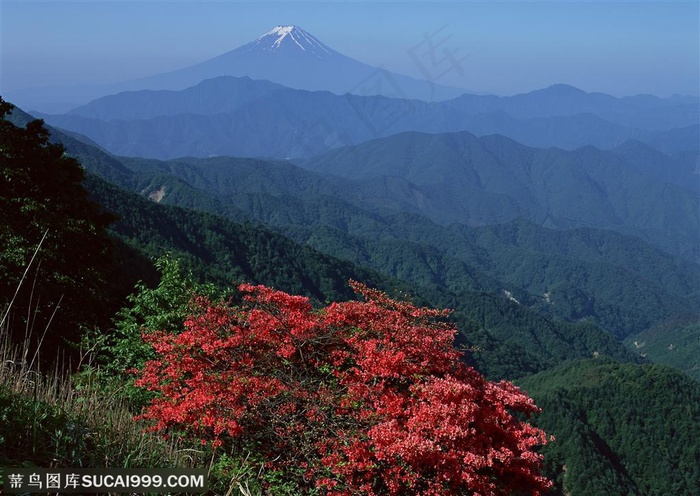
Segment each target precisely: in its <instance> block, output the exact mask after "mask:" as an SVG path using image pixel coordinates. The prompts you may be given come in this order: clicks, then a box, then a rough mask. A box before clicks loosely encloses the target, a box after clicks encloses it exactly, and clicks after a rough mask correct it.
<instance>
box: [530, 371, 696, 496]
mask: <svg viewBox="0 0 700 496" xmlns="http://www.w3.org/2000/svg"><path fill="white" fill-rule="evenodd" d="M520 385H521V387H523V389H525V390H526V391H527V392H528V394H529V395H531V396H532V397H533V398H534V399H535V402H536V403H537V405H538V406H539V407H540V408H542V410H543V411H542V413H541V414H540V415H538V416H536V417H535V418H534V422H535V423H536V425H538V426H539V427H541V428H543V429H544V430H545V431H546V432H547V433H550V434H553V435H554V436H555V441H554V442H552V443H550V444H548V445H547V446H546V447H545V448H544V450H543V452H544V455H545V472H546V473H547V474H548V475H549V476H550V477H552V478H553V479H554V481H555V488H556V491H555V494H628V495H650V494H677V495H687V496H692V495H694V494H697V488H698V487H700V465H698V463H697V462H698V459H699V458H700V444H699V443H698V438H697V436H696V435H695V433H696V432H698V430H700V384H698V383H697V382H696V381H694V380H692V379H690V378H689V377H686V376H685V375H683V374H681V373H679V372H677V371H674V370H673V369H670V368H667V367H663V366H659V365H654V366H629V365H620V364H615V363H611V362H609V361H606V360H592V361H584V362H573V363H570V364H566V365H562V366H559V367H557V368H554V369H552V370H548V371H546V372H543V373H540V374H537V375H534V376H532V377H529V378H527V379H524V380H522V381H520Z"/></svg>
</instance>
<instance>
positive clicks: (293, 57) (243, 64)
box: [5, 26, 464, 112]
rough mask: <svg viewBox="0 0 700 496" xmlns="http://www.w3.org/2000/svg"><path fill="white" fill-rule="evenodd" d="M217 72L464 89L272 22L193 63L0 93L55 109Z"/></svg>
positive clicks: (351, 89) (371, 88) (395, 87)
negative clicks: (361, 57) (131, 76)
mask: <svg viewBox="0 0 700 496" xmlns="http://www.w3.org/2000/svg"><path fill="white" fill-rule="evenodd" d="M218 76H249V77H251V78H254V79H267V80H270V81H274V82H276V83H280V84H283V85H285V86H289V87H291V88H295V89H305V90H327V91H331V92H333V93H336V94H338V95H343V94H345V93H352V94H359V95H385V96H393V97H398V98H411V99H413V98H419V99H423V100H431V101H432V100H434V101H438V100H444V99H448V98H454V97H456V96H458V95H460V94H462V93H464V90H462V89H459V88H451V87H447V86H443V85H440V84H437V83H436V82H435V81H426V80H419V79H415V78H412V77H408V76H404V75H401V74H396V73H393V72H391V71H388V70H387V69H385V68H383V67H373V66H370V65H368V64H365V63H362V62H359V61H357V60H355V59H352V58H350V57H348V56H346V55H343V54H341V53H339V52H337V51H335V50H333V49H332V48H330V47H329V46H327V45H325V44H324V43H322V42H321V41H320V40H318V39H317V38H316V37H314V36H313V35H312V34H310V33H308V32H306V31H304V30H303V29H301V28H300V27H298V26H276V27H274V28H273V29H271V30H270V31H268V32H266V33H264V34H263V35H261V36H259V37H258V38H256V39H255V40H252V41H251V42H249V43H246V44H245V45H243V46H240V47H238V48H236V49H234V50H231V51H229V52H226V53H223V54H221V55H218V56H216V57H213V58H211V59H208V60H205V61H203V62H200V63H198V64H194V65H191V66H188V67H184V68H180V69H176V70H173V71H170V72H166V73H162V74H155V75H152V76H148V77H144V78H139V79H135V80H130V81H124V82H119V83H115V84H105V85H82V86H71V87H51V88H47V87H37V88H27V89H24V90H19V91H14V92H10V93H9V94H7V95H5V97H6V98H8V99H11V100H12V101H14V102H16V103H17V104H19V105H21V106H23V107H24V108H26V109H33V110H46V111H50V112H51V111H56V110H58V109H61V111H62V110H68V109H70V108H72V107H75V106H76V105H79V104H83V103H87V102H88V101H90V100H92V99H95V98H99V97H101V96H105V95H111V94H114V93H119V92H123V91H137V90H144V89H150V90H165V89H167V90H181V89H184V88H188V87H190V86H193V85H195V84H197V83H199V82H201V81H203V80H205V79H210V78H214V77H218Z"/></svg>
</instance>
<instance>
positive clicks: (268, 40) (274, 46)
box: [248, 26, 333, 58]
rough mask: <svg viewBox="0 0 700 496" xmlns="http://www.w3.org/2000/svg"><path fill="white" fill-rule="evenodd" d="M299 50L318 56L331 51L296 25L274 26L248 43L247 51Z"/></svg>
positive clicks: (328, 53) (320, 56)
mask: <svg viewBox="0 0 700 496" xmlns="http://www.w3.org/2000/svg"><path fill="white" fill-rule="evenodd" d="M287 47H289V49H293V50H301V51H303V52H307V53H309V54H312V55H314V56H316V57H318V58H322V57H323V56H324V55H330V54H331V53H332V52H333V51H332V50H331V49H330V48H328V47H327V46H326V45H324V44H323V43H321V42H320V41H319V40H318V39H317V38H315V37H314V36H312V35H310V34H309V33H307V32H306V31H304V30H303V29H301V28H299V27H297V26H275V27H274V28H273V29H271V30H270V31H268V32H267V33H265V34H263V35H262V36H260V37H259V38H257V39H256V40H255V41H253V42H252V43H249V44H248V51H253V50H264V51H266V52H277V51H279V50H286V49H287Z"/></svg>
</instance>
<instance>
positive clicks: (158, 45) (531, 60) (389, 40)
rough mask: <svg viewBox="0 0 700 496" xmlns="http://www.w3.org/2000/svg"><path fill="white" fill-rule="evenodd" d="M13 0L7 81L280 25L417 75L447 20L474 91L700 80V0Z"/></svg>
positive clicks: (44, 80) (667, 89) (154, 63)
mask: <svg viewBox="0 0 700 496" xmlns="http://www.w3.org/2000/svg"><path fill="white" fill-rule="evenodd" d="M0 1H1V3H0V6H1V9H2V11H1V15H2V45H1V47H0V56H1V59H2V60H1V67H2V73H1V74H0V81H1V83H0V84H1V86H0V91H2V90H14V89H18V88H22V87H31V86H46V85H55V84H77V83H85V82H89V83H93V82H104V83H108V82H117V81H122V80H128V79H133V78H137V77H143V76H148V75H151V74H155V73H159V72H165V71H168V70H173V69H178V68H181V67H185V66H187V65H190V64H193V63H196V62H200V61H202V60H205V59H207V58H211V57H213V56H216V55H219V54H221V53H224V52H227V51H229V50H232V49H234V48H237V47H238V46H240V45H242V44H245V43H247V42H248V41H251V40H252V39H254V38H256V37H257V36H260V35H261V34H263V33H264V32H266V31H268V30H269V29H271V28H272V27H274V26H275V25H277V24H296V25H298V26H300V27H302V28H303V29H305V30H306V31H308V32H310V33H311V34H313V35H315V36H316V37H317V38H319V39H320V40H321V41H323V42H324V43H326V44H327V45H329V46H330V47H331V48H334V49H335V50H337V51H339V52H341V53H344V54H345V55H348V56H350V57H353V58H356V59H358V60H361V61H363V62H366V63H369V64H372V65H383V66H385V67H387V68H389V69H391V70H394V71H396V72H400V73H403V74H408V75H412V76H415V77H421V67H420V65H421V64H420V62H419V63H417V62H416V57H415V55H416V53H417V52H416V51H415V48H416V47H417V46H418V45H420V44H421V42H424V41H425V40H426V38H425V36H426V35H428V36H430V35H431V34H432V33H435V32H436V31H439V32H438V33H437V34H435V35H433V36H432V38H431V39H432V40H433V41H434V43H437V42H438V41H440V40H444V42H443V44H442V45H441V46H440V50H441V49H448V50H449V51H450V52H451V53H454V54H455V55H456V56H458V57H459V58H460V59H463V61H462V62H461V63H460V67H461V69H462V70H463V73H462V74H459V73H458V71H456V70H453V71H451V72H448V73H446V74H445V75H444V76H443V77H442V78H441V79H440V80H439V81H438V82H440V83H441V84H447V85H452V86H458V87H461V88H465V89H467V90H471V91H475V92H487V93H495V94H503V95H507V94H514V93H519V92H525V91H530V90H533V89H538V88H542V87H546V86H549V85H551V84H554V83H568V84H572V85H574V86H577V87H579V88H582V89H584V90H586V91H602V92H606V93H610V94H613V95H617V96H624V95H631V94H637V93H652V94H657V95H660V96H667V95H670V94H673V93H681V94H694V95H697V94H698V92H699V88H698V86H699V85H700V74H699V73H700V6H699V5H700V4H699V3H698V2H658V1H657V2H639V1H627V2H599V1H597V2H561V1H560V2H525V1H520V2H441V1H432V2H405V1H387V2H356V1H344V2H327V1H326V2H315V3H313V2H296V1H286V2H265V1H262V2H261V1H258V2H254V3H251V2H238V1H226V0H220V1H196V2H193V1H189V2H187V1H174V0H155V1H113V0H112V1H106V0H79V1H72V2H66V1H62V0H53V1H43V2H39V1H33V0H21V1H12V0H0ZM422 46H423V47H424V48H425V47H426V45H425V44H423V45H422ZM412 53H413V54H414V57H413V58H412V57H411V54H412ZM464 57H466V58H464ZM424 61H427V59H425V60H424ZM425 68H426V66H425V65H423V70H425Z"/></svg>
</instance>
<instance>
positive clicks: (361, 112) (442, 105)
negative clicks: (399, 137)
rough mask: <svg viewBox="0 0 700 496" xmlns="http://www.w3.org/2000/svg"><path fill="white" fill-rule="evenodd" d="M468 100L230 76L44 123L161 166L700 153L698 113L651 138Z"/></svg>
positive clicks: (536, 96) (545, 95)
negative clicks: (638, 145)
mask: <svg viewBox="0 0 700 496" xmlns="http://www.w3.org/2000/svg"><path fill="white" fill-rule="evenodd" d="M556 96H557V90H556V87H552V88H547V89H545V90H542V91H540V92H532V93H528V94H525V95H518V96H517V97H518V98H520V99H521V100H523V101H524V102H530V100H533V102H530V103H528V107H530V106H533V104H534V103H535V102H537V101H539V100H543V99H544V100H548V99H549V100H556ZM477 98H478V99H486V100H488V98H489V97H477ZM504 98H505V97H504ZM508 98H516V97H508ZM610 98H613V97H610ZM463 100H464V98H461V99H460V98H458V99H453V100H449V101H445V102H437V103H435V102H433V103H428V102H422V101H418V100H403V99H398V98H386V97H378V96H357V95H350V94H346V95H342V96H339V95H335V94H333V93H330V92H327V91H325V92H324V91H313V92H310V91H301V90H293V89H290V88H286V87H282V86H279V85H275V84H273V83H270V82H268V81H257V80H256V81H253V80H250V79H248V78H235V77H230V76H223V77H217V78H214V79H211V80H206V81H203V82H201V83H199V84H197V85H195V86H193V87H190V88H187V89H185V90H181V91H132V92H124V93H120V94H117V95H112V96H109V97H104V98H100V99H97V100H95V101H93V102H90V103H89V104H87V105H84V106H81V107H79V108H76V109H73V110H72V111H71V112H70V113H68V114H66V115H40V116H41V117H44V118H45V119H46V120H47V121H48V122H50V123H51V124H53V125H56V126H59V127H64V128H67V129H71V130H73V131H77V132H80V133H83V134H87V135H89V136H90V137H91V138H92V139H94V140H96V141H97V142H99V143H100V144H101V145H102V146H105V147H106V148H108V149H109V150H110V151H112V152H113V153H117V154H120V155H132V156H146V157H153V158H175V157H181V156H201V157H206V156H211V155H232V156H265V157H277V158H288V157H308V156H310V155H314V154H318V153H321V152H323V151H327V150H328V149H330V148H337V147H340V146H343V145H351V144H357V143H360V142H364V141H367V140H370V139H375V138H379V137H386V136H389V135H391V134H396V133H400V132H404V131H421V132H430V133H443V132H455V131H469V132H472V133H473V134H477V135H488V134H503V135H505V136H508V137H510V138H512V139H515V140H516V141H519V142H522V143H524V144H527V145H530V146H536V147H549V146H557V147H562V148H566V149H575V148H578V147H581V146H584V145H593V146H597V147H599V148H612V147H616V146H619V145H620V144H621V143H623V142H624V141H626V140H630V139H636V140H639V141H642V142H645V143H647V144H651V145H652V146H658V147H660V148H661V149H663V150H664V151H665V152H668V153H671V152H677V151H685V150H695V149H697V148H698V140H697V132H694V130H695V131H697V129H696V128H697V126H690V127H683V126H687V124H688V122H689V121H688V119H687V115H689V114H690V111H688V112H686V113H682V114H681V117H682V118H679V119H677V120H674V121H673V122H672V124H673V126H674V128H673V129H670V130H664V131H648V130H642V129H638V126H636V125H634V124H633V125H629V126H622V125H619V124H614V123H612V122H609V121H607V120H605V119H604V118H603V117H601V116H600V115H598V114H595V113H593V112H592V111H599V112H601V110H600V109H598V108H597V107H592V106H584V107H583V109H584V110H590V111H591V112H587V113H579V114H568V113H566V111H562V112H563V114H564V115H549V114H547V115H544V116H542V115H539V114H536V113H535V114H534V115H533V116H522V117H518V118H516V117H513V116H511V115H510V114H508V113H507V112H506V111H505V110H504V109H503V108H509V106H508V105H481V104H479V103H478V101H477V102H472V103H470V104H465V103H464V101H463ZM502 100H503V99H501V98H498V99H497V101H498V102H501V101H502ZM614 100H615V101H618V100H619V101H623V100H624V99H614ZM479 101H480V100H479ZM659 102H660V103H658V106H657V107H658V108H656V107H655V111H659V112H663V111H665V109H668V108H669V107H668V106H669V105H671V104H670V103H668V102H666V101H664V100H659ZM501 107H503V108H501ZM624 108H626V109H627V108H628V110H627V111H628V112H631V113H634V112H636V111H644V112H647V111H648V109H646V108H638V107H635V106H634V105H627V106H626V107H624ZM516 110H517V109H516ZM550 113H551V112H550ZM37 115H39V114H37ZM663 129H669V128H666V127H664V128H663Z"/></svg>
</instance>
